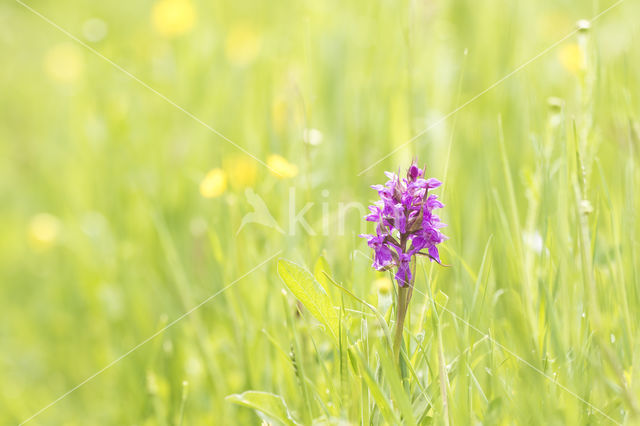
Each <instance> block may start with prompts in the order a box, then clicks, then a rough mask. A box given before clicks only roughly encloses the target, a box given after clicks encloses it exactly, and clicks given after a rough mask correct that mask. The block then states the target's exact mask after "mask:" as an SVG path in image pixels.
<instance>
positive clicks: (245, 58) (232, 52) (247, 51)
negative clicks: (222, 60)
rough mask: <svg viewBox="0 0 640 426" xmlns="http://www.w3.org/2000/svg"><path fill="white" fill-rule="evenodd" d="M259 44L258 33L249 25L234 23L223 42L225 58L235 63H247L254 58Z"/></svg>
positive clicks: (260, 40)
mask: <svg viewBox="0 0 640 426" xmlns="http://www.w3.org/2000/svg"><path fill="white" fill-rule="evenodd" d="M261 44H262V39H261V37H260V35H259V34H258V33H257V32H256V31H255V30H254V29H253V28H252V27H251V26H249V25H247V24H239V25H236V26H235V27H233V28H232V29H231V31H230V32H229V35H227V41H226V43H225V53H226V55H227V59H229V61H230V62H231V63H233V64H235V65H247V64H249V63H251V62H252V61H253V60H254V59H255V58H256V56H257V55H258V52H259V51H260V46H261Z"/></svg>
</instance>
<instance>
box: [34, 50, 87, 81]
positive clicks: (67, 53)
mask: <svg viewBox="0 0 640 426" xmlns="http://www.w3.org/2000/svg"><path fill="white" fill-rule="evenodd" d="M44 69H45V71H46V73H47V74H48V75H49V77H51V78H52V79H54V80H56V81H59V82H61V83H71V82H73V81H75V80H77V79H78V77H80V75H81V74H82V70H83V69H84V58H83V56H82V52H81V51H80V49H79V48H78V47H77V46H75V45H73V44H71V43H61V44H58V45H56V46H54V47H52V48H51V49H50V50H49V51H48V52H47V54H46V55H45V57H44Z"/></svg>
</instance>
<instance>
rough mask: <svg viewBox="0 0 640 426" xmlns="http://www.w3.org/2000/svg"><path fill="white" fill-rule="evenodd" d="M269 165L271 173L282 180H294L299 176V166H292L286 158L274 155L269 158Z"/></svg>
mask: <svg viewBox="0 0 640 426" xmlns="http://www.w3.org/2000/svg"><path fill="white" fill-rule="evenodd" d="M267 165H268V166H269V169H271V173H273V174H274V175H276V176H278V177H279V178H282V179H287V178H292V177H294V176H296V175H297V174H298V166H296V165H295V164H291V163H290V162H288V161H287V159H286V158H284V157H281V156H280V155H278V154H272V155H270V156H269V157H268V158H267Z"/></svg>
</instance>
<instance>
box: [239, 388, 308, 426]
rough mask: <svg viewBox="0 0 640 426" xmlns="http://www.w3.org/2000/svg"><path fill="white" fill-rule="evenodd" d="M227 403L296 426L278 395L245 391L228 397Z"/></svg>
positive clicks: (296, 423)
mask: <svg viewBox="0 0 640 426" xmlns="http://www.w3.org/2000/svg"><path fill="white" fill-rule="evenodd" d="M226 400H227V401H229V402H232V403H234V404H238V405H244V406H245V407H249V408H253V409H254V410H257V411H259V412H261V413H262V414H264V415H265V416H267V417H269V418H270V419H273V420H277V421H279V422H281V423H283V424H285V425H298V424H300V423H298V422H297V421H295V419H294V418H293V416H292V415H291V413H290V412H289V408H288V407H287V404H286V403H285V402H284V399H282V397H281V396H280V395H275V394H273V393H269V392H260V391H246V392H243V393H241V394H233V395H229V396H227V398H226Z"/></svg>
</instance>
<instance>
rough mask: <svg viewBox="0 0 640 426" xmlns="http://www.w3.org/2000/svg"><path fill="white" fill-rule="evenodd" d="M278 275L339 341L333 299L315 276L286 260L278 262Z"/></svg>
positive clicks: (336, 315) (337, 322)
mask: <svg viewBox="0 0 640 426" xmlns="http://www.w3.org/2000/svg"><path fill="white" fill-rule="evenodd" d="M278 275H280V278H282V281H283V282H284V283H285V285H286V286H287V287H288V288H289V290H291V292H292V293H293V295H294V296H295V297H297V298H298V300H299V301H300V302H301V303H302V304H303V305H304V306H305V308H307V310H308V311H309V312H310V313H311V315H313V316H314V317H315V318H316V319H317V320H318V321H320V322H321V323H322V324H323V325H324V326H325V327H326V328H327V331H328V332H329V333H331V335H333V337H334V339H336V340H338V336H339V334H340V333H339V321H338V314H337V313H336V310H335V309H334V308H333V305H332V304H331V299H329V296H328V295H327V294H326V293H325V292H324V291H323V290H322V287H320V285H319V284H318V283H317V282H316V280H315V279H314V278H313V276H312V275H311V274H310V273H309V272H308V271H307V270H305V269H304V268H302V267H301V266H299V265H296V264H295V263H293V262H290V261H288V260H284V259H281V260H279V261H278Z"/></svg>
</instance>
